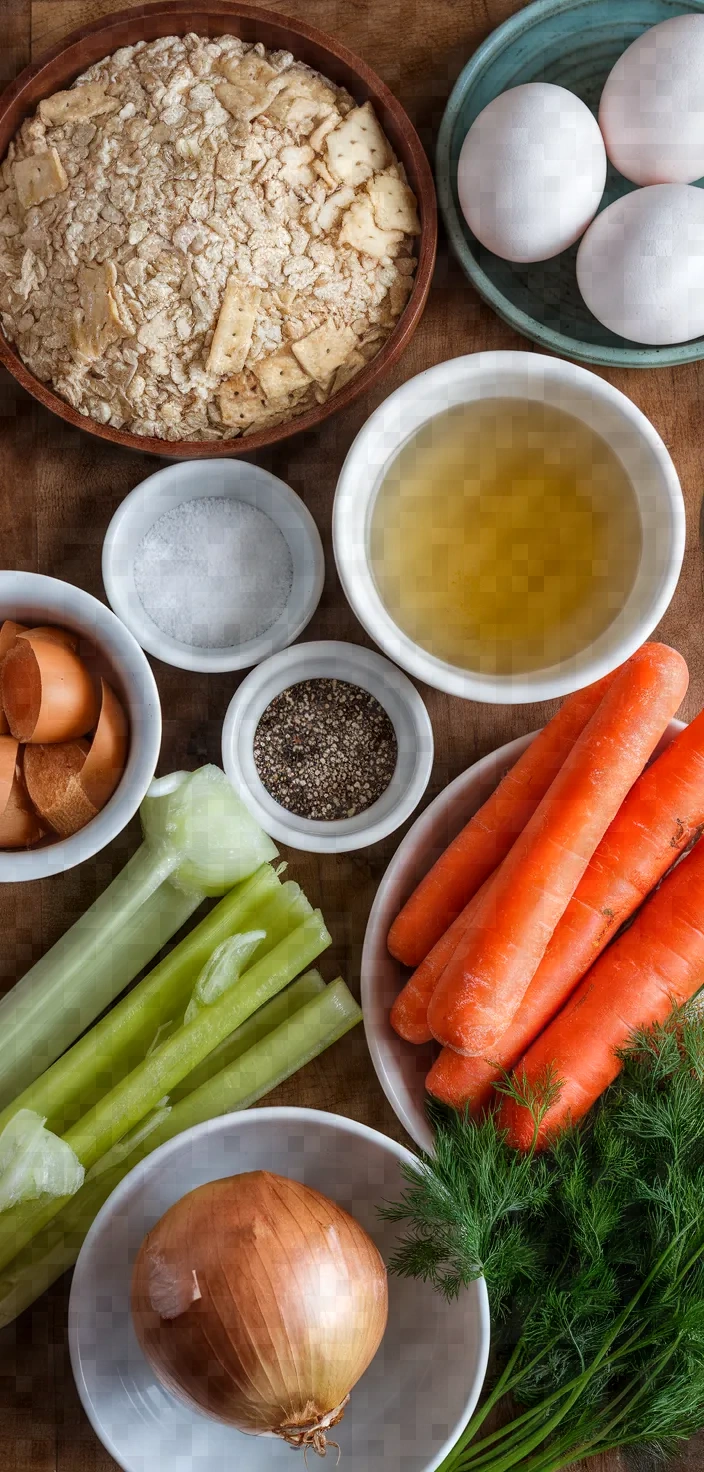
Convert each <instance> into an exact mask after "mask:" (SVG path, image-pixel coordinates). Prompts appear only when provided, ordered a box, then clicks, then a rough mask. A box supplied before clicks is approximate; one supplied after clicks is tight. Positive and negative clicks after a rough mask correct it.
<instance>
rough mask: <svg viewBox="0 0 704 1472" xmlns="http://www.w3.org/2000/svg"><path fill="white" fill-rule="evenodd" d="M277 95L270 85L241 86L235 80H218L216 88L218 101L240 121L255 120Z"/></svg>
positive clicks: (249, 121) (248, 121)
mask: <svg viewBox="0 0 704 1472" xmlns="http://www.w3.org/2000/svg"><path fill="white" fill-rule="evenodd" d="M275 95H276V94H275V93H270V91H269V88H268V87H254V86H253V87H239V86H237V85H236V84H235V83H234V82H218V85H217V87H216V88H215V96H216V97H217V99H218V102H221V103H222V105H223V107H225V108H227V111H228V112H229V113H231V114H232V117H233V118H235V119H236V121H237V122H240V123H251V122H253V121H254V119H255V118H258V117H259V114H260V113H262V112H264V111H265V109H266V105H267V103H268V102H269V101H270V100H271V97H272V96H275Z"/></svg>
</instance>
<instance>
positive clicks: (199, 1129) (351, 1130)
mask: <svg viewBox="0 0 704 1472" xmlns="http://www.w3.org/2000/svg"><path fill="white" fill-rule="evenodd" d="M262 1121H264V1122H267V1123H269V1122H272V1123H273V1124H274V1125H279V1124H281V1125H283V1124H284V1123H294V1124H300V1125H301V1126H302V1127H303V1128H305V1125H306V1123H307V1122H309V1121H313V1122H315V1123H318V1122H320V1123H321V1124H325V1125H326V1126H328V1127H330V1126H331V1127H332V1128H333V1129H335V1130H339V1132H340V1134H341V1135H354V1136H356V1137H357V1138H358V1139H360V1140H366V1141H367V1142H369V1143H371V1144H374V1145H378V1146H380V1147H381V1148H383V1149H384V1150H385V1151H386V1152H387V1153H388V1154H390V1155H393V1156H395V1157H396V1160H397V1161H398V1163H399V1165H408V1166H415V1165H417V1164H418V1157H417V1156H416V1155H414V1154H413V1152H412V1150H409V1149H408V1147H407V1146H406V1145H401V1144H399V1143H398V1141H396V1140H392V1139H391V1137H390V1136H389V1135H385V1134H383V1133H382V1132H381V1130H375V1129H372V1127H371V1125H367V1124H362V1123H361V1121H360V1120H356V1119H349V1118H348V1117H347V1116H346V1115H344V1114H330V1113H328V1111H327V1110H324V1109H303V1108H301V1107H300V1106H296V1105H275V1104H266V1105H264V1106H263V1107H262V1108H261V1109H256V1110H249V1109H242V1110H238V1111H237V1112H236V1113H231V1114H220V1115H217V1116H216V1118H215V1119H207V1120H205V1121H204V1122H203V1124H196V1125H192V1126H191V1128H190V1129H187V1130H183V1131H182V1133H181V1134H180V1135H176V1136H175V1137H174V1139H173V1140H166V1141H165V1143H164V1144H163V1145H159V1146H158V1148H157V1149H156V1150H154V1151H153V1152H152V1153H151V1155H148V1156H147V1157H146V1159H144V1160H141V1161H139V1162H138V1164H137V1165H135V1166H134V1167H133V1168H132V1170H131V1171H129V1172H128V1174H127V1175H126V1176H125V1177H124V1178H123V1180H122V1181H120V1182H119V1184H118V1185H117V1186H116V1187H115V1189H114V1191H113V1192H112V1193H111V1195H110V1196H109V1197H108V1199H107V1201H106V1202H105V1203H104V1204H103V1206H101V1208H100V1210H99V1212H98V1214H97V1216H96V1217H95V1218H94V1220H93V1222H92V1224H91V1226H90V1227H89V1229H88V1232H87V1234H86V1236H85V1238H84V1240H83V1244H82V1246H81V1250H80V1252H79V1255H78V1260H77V1262H76V1267H75V1269H74V1273H73V1279H72V1282H71V1292H70V1297H69V1306H68V1344H69V1357H70V1360H71V1369H72V1371H73V1377H74V1380H75V1382H76V1388H77V1390H78V1394H79V1396H80V1399H81V1404H82V1406H83V1409H84V1411H85V1413H86V1415H87V1417H88V1420H89V1421H90V1423H91V1426H92V1427H93V1430H94V1431H95V1433H96V1435H97V1436H98V1438H99V1440H100V1441H101V1442H102V1443H103V1445H105V1446H106V1447H107V1450H108V1451H109V1452H110V1453H111V1455H112V1456H113V1457H114V1458H115V1460H116V1461H118V1462H119V1458H118V1455H117V1451H116V1449H115V1448H114V1446H113V1445H112V1444H108V1443H107V1442H106V1441H105V1431H104V1427H103V1426H102V1425H99V1422H98V1417H97V1414H96V1413H95V1409H94V1406H93V1402H92V1400H91V1398H90V1396H89V1394H88V1391H87V1387H86V1385H85V1381H84V1378H83V1373H82V1366H81V1355H80V1343H79V1331H78V1311H77V1304H78V1298H79V1295H80V1294H81V1292H82V1276H83V1266H84V1264H85V1262H87V1259H88V1254H89V1253H90V1252H91V1250H92V1247H93V1243H94V1241H95V1239H96V1237H98V1236H99V1235H100V1233H101V1232H102V1230H103V1226H104V1225H105V1224H106V1223H107V1222H108V1221H109V1220H110V1219H111V1217H112V1216H114V1214H115V1212H116V1211H118V1210H120V1209H121V1208H122V1206H123V1204H124V1201H125V1197H126V1196H127V1195H128V1194H129V1191H130V1190H131V1189H132V1186H133V1183H134V1182H135V1181H137V1180H139V1179H140V1178H144V1177H146V1176H148V1175H149V1174H150V1171H151V1170H152V1169H153V1167H154V1165H155V1164H159V1165H161V1163H162V1161H163V1160H166V1159H168V1157H169V1156H170V1155H173V1154H175V1153H176V1152H177V1151H178V1150H179V1149H180V1148H183V1146H184V1145H186V1146H189V1145H191V1144H192V1142H193V1141H197V1140H201V1139H204V1138H205V1137H206V1136H207V1135H211V1134H219V1133H222V1132H223V1131H224V1130H227V1129H232V1128H233V1126H234V1127H235V1128H237V1129H245V1130H246V1129H248V1128H249V1127H250V1126H255V1127H256V1125H257V1124H261V1123H262ZM401 1184H402V1182H401V1181H399V1185H401ZM474 1281H475V1284H476V1300H475V1309H476V1316H477V1337H478V1341H479V1342H478V1351H477V1374H476V1377H475V1379H474V1381H473V1382H472V1385H471V1387H470V1389H469V1392H468V1395H467V1400H466V1402H465V1406H464V1409H463V1411H462V1414H461V1416H460V1417H459V1418H458V1420H457V1422H456V1424H455V1426H454V1427H453V1428H452V1431H451V1433H450V1435H449V1436H448V1437H447V1439H446V1441H445V1442H444V1443H443V1445H442V1446H441V1447H439V1448H438V1450H437V1452H436V1453H435V1455H434V1456H433V1457H432V1458H431V1460H430V1462H428V1464H427V1465H426V1467H425V1469H424V1472H435V1469H436V1468H438V1467H440V1466H441V1465H442V1463H443V1461H444V1460H445V1457H446V1456H447V1455H448V1453H449V1452H450V1451H451V1450H452V1448H453V1446H454V1445H455V1443H456V1441H457V1438H458V1436H459V1434H460V1432H461V1431H462V1428H463V1427H464V1426H466V1424H467V1420H468V1418H469V1417H470V1416H471V1415H472V1412H473V1411H474V1408H475V1406H476V1404H477V1401H478V1399H479V1396H480V1394H481V1391H482V1386H483V1384H484V1381H485V1379H486V1371H487V1365H488V1362H489V1350H490V1340H491V1315H490V1310H489V1294H488V1292H487V1286H486V1282H485V1280H484V1278H476V1279H475V1280H474ZM120 1465H122V1464H121V1463H120Z"/></svg>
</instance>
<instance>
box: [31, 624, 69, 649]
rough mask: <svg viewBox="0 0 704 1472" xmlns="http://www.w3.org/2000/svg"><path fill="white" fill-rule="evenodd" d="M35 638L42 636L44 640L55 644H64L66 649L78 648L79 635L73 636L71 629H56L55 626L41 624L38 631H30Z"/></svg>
mask: <svg viewBox="0 0 704 1472" xmlns="http://www.w3.org/2000/svg"><path fill="white" fill-rule="evenodd" d="M27 632H28V633H30V634H32V635H33V636H35V637H36V636H38V635H39V636H41V638H42V639H51V640H52V641H53V642H54V644H63V645H64V646H65V648H66V649H77V648H78V634H72V633H71V632H70V630H69V629H56V628H54V626H53V624H39V625H38V627H37V628H36V629H28V630H27Z"/></svg>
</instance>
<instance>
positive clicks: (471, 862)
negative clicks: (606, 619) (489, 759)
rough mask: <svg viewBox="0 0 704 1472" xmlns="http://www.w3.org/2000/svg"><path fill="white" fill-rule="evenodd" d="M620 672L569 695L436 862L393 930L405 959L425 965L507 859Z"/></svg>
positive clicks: (394, 948)
mask: <svg viewBox="0 0 704 1472" xmlns="http://www.w3.org/2000/svg"><path fill="white" fill-rule="evenodd" d="M616 673H617V671H616V670H614V671H613V673H612V674H610V675H605V676H604V678H603V679H602V680H597V682H596V684H595V685H589V686H588V687H587V689H586V690H578V691H577V692H576V693H575V694H574V695H568V697H567V699H566V700H565V701H564V702H563V704H562V705H561V706H560V709H559V710H558V712H557V714H556V715H554V716H553V718H552V720H551V721H548V724H547V725H546V726H544V727H543V729H542V731H539V732H538V735H537V736H536V738H535V741H532V742H531V744H530V746H528V747H527V748H526V750H525V751H524V752H523V754H522V756H520V757H519V758H518V761H517V762H516V763H515V765H514V766H513V767H511V768H510V769H509V771H508V772H507V773H506V774H505V776H504V777H503V778H502V780H501V782H500V783H499V785H498V787H497V788H496V790H495V791H494V792H492V794H491V797H489V798H487V801H486V802H485V803H484V805H483V806H482V807H481V808H480V809H479V811H478V812H476V813H475V814H474V817H473V818H470V820H469V822H468V823H467V824H465V827H464V828H463V829H462V831H461V832H460V833H458V835H457V837H456V838H454V839H453V840H452V843H451V844H450V845H449V847H448V848H446V849H445V851H444V853H442V854H441V855H440V857H439V858H438V859H436V861H435V863H434V864H433V867H432V869H430V870H429V871H428V873H427V874H426V875H425V877H424V878H423V879H421V881H420V884H419V885H418V886H417V888H416V889H415V890H414V891H413V894H412V895H411V897H410V899H408V900H406V903H405V905H404V906H403V909H402V910H401V911H400V912H399V914H398V915H397V916H396V919H395V920H394V923H393V925H392V926H391V929H390V931H389V936H388V942H387V944H388V947H389V950H390V952H391V954H392V956H395V957H396V959H397V961H402V962H403V964H404V966H414V967H415V966H419V965H420V963H421V961H424V960H425V957H426V956H427V955H428V953H429V952H430V950H431V949H432V947H433V946H434V945H435V944H436V942H437V941H438V940H440V938H441V936H442V935H444V933H445V931H446V930H447V929H448V927H449V926H450V925H451V924H452V923H453V921H454V920H455V919H456V918H457V916H458V915H459V914H460V912H461V911H462V910H463V909H464V906H465V905H466V904H467V903H468V901H469V900H471V898H472V895H473V894H475V893H476V891H477V890H478V889H479V886H480V885H481V884H483V883H484V880H485V879H487V878H488V877H489V875H490V874H491V873H492V872H493V870H494V869H495V868H496V867H497V865H498V864H500V863H501V860H502V859H504V858H505V857H506V854H507V853H508V851H509V849H510V847H511V845H512V844H513V843H514V842H515V839H516V838H517V837H518V834H519V833H520V832H521V831H522V829H523V828H525V825H526V823H527V822H528V819H529V818H530V817H532V815H533V813H534V812H535V809H536V808H537V806H538V803H539V802H540V800H541V798H543V797H544V796H545V793H546V792H547V790H548V788H549V786H550V783H551V782H552V781H553V779H554V778H555V777H556V776H557V773H558V772H559V770H560V767H561V766H562V763H563V761H564V760H565V757H566V756H567V753H568V752H569V751H571V750H572V747H573V746H574V743H575V741H576V740H577V737H578V736H579V735H580V734H581V732H582V731H583V730H584V727H585V726H586V724H587V722H588V721H590V720H591V718H592V716H593V714H594V711H595V710H596V708H597V706H598V705H599V702H600V701H601V699H602V697H603V696H604V695H605V693H606V691H607V690H608V689H609V686H610V685H611V684H612V682H613V680H614V679H615V676H616Z"/></svg>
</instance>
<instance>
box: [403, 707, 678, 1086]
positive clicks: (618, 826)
mask: <svg viewBox="0 0 704 1472" xmlns="http://www.w3.org/2000/svg"><path fill="white" fill-rule="evenodd" d="M702 824H704V711H702V713H701V714H700V715H698V716H697V718H696V720H694V721H692V723H691V725H689V726H685V729H684V731H680V733H679V735H678V736H676V737H675V739H674V741H672V742H671V743H670V745H669V746H668V748H667V750H666V751H664V752H663V754H662V756H661V757H658V760H657V761H656V762H653V764H652V766H651V767H648V769H647V771H645V772H644V773H643V775H642V776H641V777H639V778H638V781H637V782H636V783H635V784H634V786H633V787H632V788H631V790H630V792H629V794H628V796H627V798H626V800H625V802H624V803H623V805H622V807H621V808H620V809H619V811H618V813H617V814H616V817H615V818H614V821H613V823H612V824H611V827H610V828H609V829H608V830H607V832H606V834H605V836H604V837H603V839H602V841H601V843H600V844H599V847H598V848H597V850H596V852H595V854H594V856H593V858H592V859H591V860H590V862H589V864H588V866H587V868H586V870H585V872H584V875H583V877H582V879H581V880H580V882H579V884H578V885H577V888H576V890H575V892H574V894H573V896H572V899H571V900H570V902H569V905H568V906H567V909H566V910H565V913H564V915H563V917H562V919H561V920H560V922H559V924H558V925H557V927H556V929H555V932H554V935H553V937H552V940H551V941H550V944H549V945H548V948H547V950H546V952H545V955H544V956H543V959H542V961H541V963H540V965H539V967H538V969H537V971H536V973H535V976H534V977H533V980H532V981H531V982H530V985H529V987H528V990H527V991H526V994H525V996H524V998H523V1001H522V1002H521V1005H520V1007H519V1008H518V1011H517V1013H516V1015H515V1017H514V1019H513V1022H511V1023H510V1025H509V1027H508V1028H507V1030H506V1032H505V1033H504V1034H503V1036H502V1037H501V1038H499V1040H498V1042H497V1043H496V1045H495V1047H494V1048H493V1049H492V1054H491V1058H490V1059H489V1058H462V1057H461V1056H460V1055H459V1054H458V1053H453V1052H452V1051H451V1050H450V1049H449V1048H444V1049H443V1051H442V1053H441V1054H440V1057H439V1058H438V1059H437V1060H436V1062H435V1063H434V1065H433V1067H432V1068H431V1070H430V1073H429V1074H428V1078H427V1087H428V1090H429V1092H430V1093H431V1094H433V1095H434V1096H435V1097H436V1098H438V1099H442V1100H443V1102H444V1103H446V1104H452V1105H454V1107H455V1108H456V1109H459V1108H464V1107H465V1106H466V1105H469V1106H470V1107H471V1108H472V1109H473V1110H480V1109H483V1108H484V1107H485V1106H486V1105H487V1104H488V1103H490V1101H491V1099H492V1097H493V1093H494V1084H495V1083H496V1081H497V1080H498V1079H499V1078H501V1075H502V1071H507V1070H509V1069H511V1068H513V1066H514V1064H515V1063H517V1062H518V1059H519V1058H520V1057H521V1056H522V1055H523V1053H525V1051H526V1048H529V1047H530V1045H531V1043H532V1042H533V1041H534V1040H535V1038H537V1036H538V1033H540V1032H542V1030H543V1028H544V1027H546V1026H547V1024H548V1022H550V1021H551V1020H552V1018H553V1017H554V1016H555V1013H556V1012H558V1011H559V1009H560V1007H562V1006H563V1004H564V1003H565V1002H566V1001H567V999H568V997H569V996H570V995H571V993H572V992H573V990H574V988H575V986H576V985H577V983H578V982H579V981H580V980H581V978H582V977H583V976H584V975H585V973H586V972H587V971H588V970H589V967H590V966H591V965H592V964H593V963H594V961H595V960H596V958H597V956H598V955H600V953H601V952H602V951H603V950H604V948H605V947H606V946H607V945H608V943H609V941H610V940H612V939H613V937H614V935H615V934H616V932H617V930H620V928H621V926H622V925H623V923H624V921H626V920H628V919H629V918H630V916H631V915H632V914H633V913H634V912H635V911H636V910H637V909H638V907H639V906H640V905H641V904H642V903H643V900H644V899H645V898H646V896H647V895H648V894H649V893H650V890H651V889H654V888H655V885H656V884H658V882H659V881H660V880H661V879H662V877H663V874H665V873H666V872H667V870H668V869H669V868H670V865H671V864H672V863H673V862H674V860H675V858H676V857H677V855H678V854H680V853H682V852H683V850H684V849H685V848H687V846H688V844H689V843H691V841H692V839H693V838H694V837H695V836H696V834H697V832H698V830H699V829H700V828H701V826H702ZM448 933H449V932H448ZM426 964H427V963H426ZM421 969H422V968H421Z"/></svg>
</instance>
